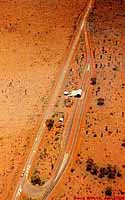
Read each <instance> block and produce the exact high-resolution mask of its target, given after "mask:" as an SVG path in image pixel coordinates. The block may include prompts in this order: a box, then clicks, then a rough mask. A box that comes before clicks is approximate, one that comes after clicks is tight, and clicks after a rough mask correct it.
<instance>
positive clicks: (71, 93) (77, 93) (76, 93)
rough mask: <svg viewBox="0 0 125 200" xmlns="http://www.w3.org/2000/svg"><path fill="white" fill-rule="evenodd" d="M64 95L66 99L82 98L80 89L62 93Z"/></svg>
mask: <svg viewBox="0 0 125 200" xmlns="http://www.w3.org/2000/svg"><path fill="white" fill-rule="evenodd" d="M64 95H66V96H68V97H81V96H82V89H78V90H72V91H69V92H68V91H64Z"/></svg>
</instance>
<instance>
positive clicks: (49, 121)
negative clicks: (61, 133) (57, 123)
mask: <svg viewBox="0 0 125 200" xmlns="http://www.w3.org/2000/svg"><path fill="white" fill-rule="evenodd" d="M46 126H47V128H48V130H49V131H50V130H51V129H52V128H53V126H54V120H53V119H47V120H46Z"/></svg>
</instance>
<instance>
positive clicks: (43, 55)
mask: <svg viewBox="0 0 125 200" xmlns="http://www.w3.org/2000/svg"><path fill="white" fill-rule="evenodd" d="M85 3H86V1H85V0H83V1H82V0H72V1H69V0H65V1H59V0H51V1H49V0H35V1H32V0H23V1H22V0H15V1H14V0H5V1H2V0H1V1H0V200H10V199H11V197H12V194H13V191H14V189H15V186H16V183H17V181H18V179H19V177H20V175H21V171H22V169H23V165H24V163H25V160H26V158H27V156H28V153H29V151H30V149H31V146H32V143H33V140H34V137H35V134H36V132H37V129H38V127H39V124H40V122H41V118H42V115H43V112H44V110H45V108H46V105H47V102H48V99H49V96H50V95H51V93H52V92H53V90H52V88H53V87H54V83H55V79H56V76H57V74H58V72H59V70H60V67H61V63H62V61H63V59H64V57H65V54H66V51H67V48H68V46H69V43H70V41H71V38H72V35H73V33H74V30H75V28H76V25H77V24H76V22H77V18H78V16H79V14H80V13H81V11H82V9H84V6H85Z"/></svg>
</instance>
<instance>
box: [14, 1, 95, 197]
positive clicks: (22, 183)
mask: <svg viewBox="0 0 125 200" xmlns="http://www.w3.org/2000/svg"><path fill="white" fill-rule="evenodd" d="M92 3H93V0H90V2H89V4H88V7H87V9H86V12H85V15H84V17H83V20H82V21H81V24H80V27H79V30H78V32H77V34H76V36H75V38H74V40H73V43H72V47H71V48H70V52H69V55H68V58H67V59H66V63H65V65H64V68H63V71H62V73H61V76H60V78H59V80H58V84H57V87H56V88H55V92H54V94H53V96H52V98H51V100H50V103H49V105H48V109H47V111H46V113H45V115H44V117H43V120H42V123H41V126H40V128H39V130H38V132H37V136H36V138H35V141H34V144H33V146H32V149H31V152H30V154H29V157H28V159H27V161H26V163H25V166H24V169H23V171H22V174H23V177H20V180H19V182H18V184H17V187H16V190H15V192H14V195H13V198H12V200H18V199H19V197H20V194H21V192H22V189H23V188H24V186H25V188H27V189H28V188H29V191H34V187H33V186H32V185H31V184H29V182H28V181H27V177H28V174H29V171H30V168H31V166H32V163H33V160H34V158H35V155H36V153H37V150H38V147H39V144H40V143H41V140H42V136H43V134H44V131H45V122H46V119H48V118H49V117H50V116H51V115H52V113H53V110H54V105H55V103H56V99H57V97H58V94H59V91H60V89H61V87H62V85H63V83H64V78H65V76H66V74H67V71H68V69H69V67H70V62H71V60H72V58H73V56H74V52H75V50H76V47H77V44H78V42H79V38H80V35H81V32H82V31H83V28H84V26H85V23H86V20H87V16H88V13H89V11H90V9H91V6H92ZM87 56H89V55H88V52H87ZM88 61H89V62H88ZM88 61H87V64H86V67H87V68H86V69H87V70H86V71H85V72H87V71H89V70H88V69H89V68H90V66H91V63H90V57H88ZM90 71H91V68H90ZM85 74H86V73H85ZM83 82H84V80H83ZM83 86H84V84H83ZM86 92H87V91H86ZM84 99H85V98H83V102H85V100H84ZM80 102H82V101H80ZM77 104H79V102H78V103H76V109H78V108H77V107H79V106H78V105H77ZM80 106H82V104H81V103H80ZM74 116H75V115H74ZM78 126H79V125H78ZM76 138H77V137H76V136H75V140H74V141H76ZM67 141H68V140H67ZM67 144H68V142H67V143H65V147H66V146H67ZM73 144H74V142H73ZM72 148H73V146H72ZM64 150H65V153H64V154H63V155H62V156H61V159H60V163H59V167H58V168H57V170H56V173H55V176H54V177H53V178H52V180H51V181H49V182H48V183H47V184H46V185H45V186H44V188H43V193H41V189H42V188H41V189H38V188H35V191H36V192H35V193H36V194H40V195H41V196H42V194H43V196H44V199H45V196H46V197H47V194H48V193H49V192H50V191H51V190H52V188H53V187H54V185H55V184H56V183H57V181H58V180H59V178H60V175H61V174H62V172H63V171H64V169H65V166H66V164H67V162H68V160H69V158H70V157H71V152H70V153H68V152H67V153H66V149H64ZM25 188H24V189H25ZM31 193H32V192H31ZM36 194H35V195H36ZM31 196H32V195H31Z"/></svg>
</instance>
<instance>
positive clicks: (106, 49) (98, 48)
mask: <svg viewBox="0 0 125 200" xmlns="http://www.w3.org/2000/svg"><path fill="white" fill-rule="evenodd" d="M124 20H125V1H122V0H121V1H120V0H119V1H117V0H102V1H100V0H96V1H95V5H94V8H93V10H92V12H91V13H90V16H89V19H88V31H89V32H90V40H91V46H92V49H93V57H94V62H95V70H96V77H93V78H94V79H93V80H95V81H93V82H92V83H91V84H92V85H93V90H92V96H91V98H90V99H89V102H88V104H87V105H86V106H87V113H86V115H85V116H83V122H82V124H81V131H80V134H79V138H78V143H77V146H76V151H75V153H74V155H73V159H72V162H71V163H70V164H69V166H68V169H67V170H66V171H65V174H64V176H63V177H62V178H61V180H60V182H59V184H58V185H57V187H56V188H55V190H54V191H53V193H52V195H51V196H50V198H49V199H50V200H52V199H53V200H60V199H62V200H68V199H69V200H71V199H84V197H94V198H99V197H100V198H103V197H105V196H106V197H111V196H112V197H114V196H115V195H116V196H117V195H119V196H122V197H125V181H124V180H125V116H124V110H125V96H124V92H125V79H124V78H125V67H124V61H125V51H124V39H125V37H124V36H125V26H124ZM80 197H81V198H80Z"/></svg>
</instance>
